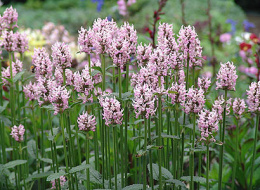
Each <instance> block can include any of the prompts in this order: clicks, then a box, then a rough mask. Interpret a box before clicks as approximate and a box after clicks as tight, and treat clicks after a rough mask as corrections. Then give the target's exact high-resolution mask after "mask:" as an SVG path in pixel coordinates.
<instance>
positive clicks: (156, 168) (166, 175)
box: [147, 164, 173, 180]
mask: <svg viewBox="0 0 260 190" xmlns="http://www.w3.org/2000/svg"><path fill="white" fill-rule="evenodd" d="M147 168H148V170H149V172H150V164H148V165H147ZM152 168H153V179H155V180H158V179H159V166H158V165H157V164H152ZM162 177H163V178H164V179H172V178H173V175H172V174H171V172H169V170H167V169H166V168H164V167H162Z"/></svg>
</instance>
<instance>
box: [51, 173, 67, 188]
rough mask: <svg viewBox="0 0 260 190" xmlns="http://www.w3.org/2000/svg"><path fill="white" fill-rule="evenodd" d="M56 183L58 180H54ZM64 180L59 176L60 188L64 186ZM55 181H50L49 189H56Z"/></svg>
mask: <svg viewBox="0 0 260 190" xmlns="http://www.w3.org/2000/svg"><path fill="white" fill-rule="evenodd" d="M56 181H58V180H56ZM65 182H66V178H65V176H60V186H61V187H63V186H64V185H65ZM55 183H56V182H55V180H53V181H51V189H56V184H55Z"/></svg>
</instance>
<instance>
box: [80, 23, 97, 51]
mask: <svg viewBox="0 0 260 190" xmlns="http://www.w3.org/2000/svg"><path fill="white" fill-rule="evenodd" d="M90 30H91V29H89V30H87V29H84V28H83V27H81V29H80V30H79V37H78V45H79V50H80V52H85V53H87V54H90V53H91V51H92V49H93V45H92V41H91V40H92V39H91V33H90Z"/></svg>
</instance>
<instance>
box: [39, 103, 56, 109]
mask: <svg viewBox="0 0 260 190" xmlns="http://www.w3.org/2000/svg"><path fill="white" fill-rule="evenodd" d="M41 108H42V109H46V110H50V111H52V110H54V107H53V105H52V104H50V105H45V106H41Z"/></svg>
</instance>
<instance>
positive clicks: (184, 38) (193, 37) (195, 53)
mask: <svg viewBox="0 0 260 190" xmlns="http://www.w3.org/2000/svg"><path fill="white" fill-rule="evenodd" d="M197 36H198V35H197V33H196V32H195V28H194V27H191V26H187V27H185V26H182V27H181V29H180V31H179V35H178V37H179V38H178V42H179V47H180V50H181V51H182V52H183V59H184V60H187V59H188V58H189V67H195V66H200V67H201V66H202V61H201V59H200V58H202V47H201V46H200V41H199V39H198V38H197Z"/></svg>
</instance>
